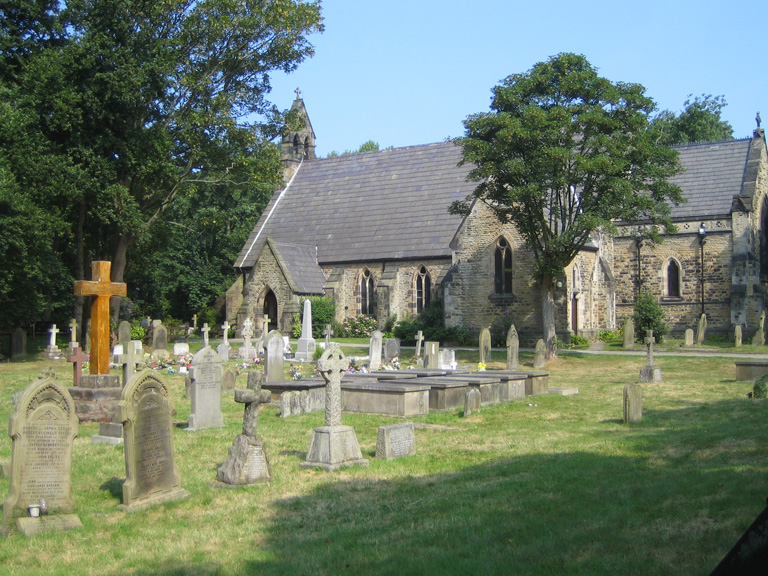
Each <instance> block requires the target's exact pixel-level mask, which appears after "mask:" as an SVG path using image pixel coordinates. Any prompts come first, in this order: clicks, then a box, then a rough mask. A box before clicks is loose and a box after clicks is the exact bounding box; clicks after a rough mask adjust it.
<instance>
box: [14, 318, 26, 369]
mask: <svg viewBox="0 0 768 576" xmlns="http://www.w3.org/2000/svg"><path fill="white" fill-rule="evenodd" d="M26 357H27V333H26V331H25V330H23V329H22V328H21V326H19V327H18V328H16V330H14V331H13V334H11V360H12V361H14V362H16V361H18V360H24V359H25V358H26Z"/></svg>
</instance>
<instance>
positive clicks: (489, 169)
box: [450, 53, 681, 356]
mask: <svg viewBox="0 0 768 576" xmlns="http://www.w3.org/2000/svg"><path fill="white" fill-rule="evenodd" d="M653 110H654V103H653V101H652V100H651V99H650V98H648V97H647V96H646V95H645V89H644V88H643V87H642V86H640V85H638V84H627V83H623V82H615V83H614V82H611V81H609V80H607V79H605V78H602V77H600V76H599V75H598V73H597V70H596V69H595V68H594V67H593V66H592V65H591V64H590V63H589V62H588V61H587V60H586V58H584V57H583V56H580V55H576V54H568V53H565V54H559V55H557V56H554V57H552V58H550V59H549V60H548V61H546V62H541V63H538V64H536V65H535V66H534V67H533V68H532V69H531V70H529V71H528V72H526V73H523V74H514V75H512V76H509V77H508V78H507V79H505V80H504V81H503V82H502V83H501V84H500V85H498V86H496V87H495V88H494V89H493V99H492V104H491V111H490V112H486V113H481V114H475V115H472V116H470V117H468V118H467V119H466V120H465V122H464V126H465V129H466V131H465V136H464V137H463V138H461V139H459V143H460V144H461V146H462V147H463V162H466V163H471V164H472V165H473V166H474V167H473V168H472V170H470V172H469V176H468V177H469V178H470V180H474V181H477V182H479V184H478V186H477V188H476V189H475V191H474V193H473V195H472V196H471V197H470V198H468V199H466V200H465V201H463V202H456V203H454V204H453V205H452V206H451V208H450V209H451V211H452V212H454V213H459V214H468V213H469V212H470V211H471V209H472V203H473V202H475V201H479V202H483V203H485V204H486V205H487V206H489V207H490V208H491V210H493V212H494V213H495V214H496V216H497V217H498V219H499V220H500V221H501V222H502V223H513V224H515V226H516V227H517V228H518V230H519V231H520V233H521V234H522V236H523V238H524V239H525V242H526V244H527V246H528V248H529V249H530V250H531V251H532V252H533V255H534V257H535V259H536V272H535V273H536V279H537V281H538V284H539V286H540V288H541V295H542V313H543V318H542V321H543V326H544V336H545V341H546V343H547V348H548V352H549V355H550V356H552V355H553V354H554V353H555V317H554V290H555V282H556V280H557V278H558V277H559V276H561V275H562V273H563V270H564V268H565V267H566V266H567V265H568V264H569V263H570V262H571V261H572V260H573V258H574V257H575V256H576V254H577V253H578V252H579V251H580V250H581V249H582V248H583V247H584V245H585V244H586V243H587V242H588V241H589V240H590V238H592V237H593V236H594V234H595V233H596V231H604V232H608V233H610V232H611V231H613V230H614V226H615V224H614V223H615V222H616V221H617V220H621V221H624V222H636V221H641V220H642V221H646V222H649V223H653V224H656V225H662V226H666V227H671V220H670V208H669V204H668V202H675V203H676V202H679V201H681V191H680V190H679V188H677V187H676V186H674V185H672V184H670V183H669V182H668V180H667V179H668V178H669V177H670V176H673V175H674V174H676V173H677V172H678V171H679V164H678V161H677V155H676V153H675V152H674V151H672V150H670V149H669V148H668V147H666V146H664V145H661V144H659V143H658V142H657V139H658V133H657V132H656V131H655V130H654V129H653V128H652V126H650V122H649V116H650V114H651V113H652V112H653Z"/></svg>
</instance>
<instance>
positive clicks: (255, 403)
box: [235, 372, 272, 438]
mask: <svg viewBox="0 0 768 576" xmlns="http://www.w3.org/2000/svg"><path fill="white" fill-rule="evenodd" d="M261 380H262V375H261V374H259V373H258V372H249V373H248V388H246V389H245V390H235V402H239V403H240V404H245V414H244V415H243V434H245V435H246V436H249V437H251V438H256V436H257V434H256V432H257V428H258V424H259V405H260V404H269V402H270V401H271V400H272V394H271V393H270V391H269V390H262V389H261Z"/></svg>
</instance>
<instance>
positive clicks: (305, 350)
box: [295, 300, 317, 362]
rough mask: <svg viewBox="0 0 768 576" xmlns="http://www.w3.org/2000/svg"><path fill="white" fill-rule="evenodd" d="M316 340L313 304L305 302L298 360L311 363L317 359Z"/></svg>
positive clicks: (298, 343) (298, 345)
mask: <svg viewBox="0 0 768 576" xmlns="http://www.w3.org/2000/svg"><path fill="white" fill-rule="evenodd" d="M316 347H317V346H316V343H315V339H314V338H312V302H311V301H310V300H304V313H303V314H302V318H301V337H300V338H299V341H298V342H297V343H296V356H295V358H296V360H298V361H299V362H311V361H312V360H314V359H315V348H316Z"/></svg>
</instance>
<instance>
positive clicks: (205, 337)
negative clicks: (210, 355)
mask: <svg viewBox="0 0 768 576" xmlns="http://www.w3.org/2000/svg"><path fill="white" fill-rule="evenodd" d="M210 331H211V329H210V328H208V322H206V323H205V324H203V329H202V330H200V332H202V333H203V347H206V346H208V332H210Z"/></svg>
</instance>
